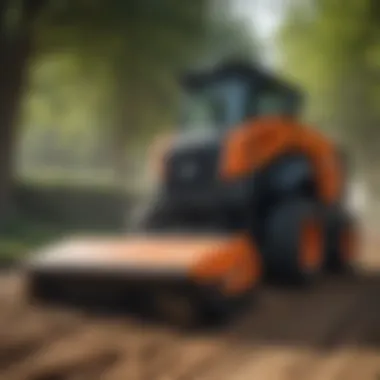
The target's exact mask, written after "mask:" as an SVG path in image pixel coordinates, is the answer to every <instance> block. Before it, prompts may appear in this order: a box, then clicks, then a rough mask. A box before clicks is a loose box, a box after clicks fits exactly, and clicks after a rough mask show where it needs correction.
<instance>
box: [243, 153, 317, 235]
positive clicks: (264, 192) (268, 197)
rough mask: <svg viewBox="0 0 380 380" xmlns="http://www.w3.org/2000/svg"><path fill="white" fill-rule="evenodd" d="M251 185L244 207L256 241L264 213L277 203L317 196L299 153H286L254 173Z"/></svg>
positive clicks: (305, 163)
mask: <svg viewBox="0 0 380 380" xmlns="http://www.w3.org/2000/svg"><path fill="white" fill-rule="evenodd" d="M255 184H256V185H255V191H254V195H253V197H252V201H251V202H252V203H251V204H250V205H249V207H248V210H249V215H250V221H249V224H250V228H251V229H252V231H253V233H254V235H255V236H256V238H257V239H258V240H259V241H260V240H261V238H262V236H263V230H264V227H263V226H264V224H265V220H266V218H267V216H268V215H269V214H270V212H271V210H272V209H273V208H274V207H276V206H277V205H278V204H279V203H280V202H282V201H283V200H285V199H290V198H295V197H298V196H302V197H304V198H305V197H306V198H310V199H316V198H317V188H316V182H315V178H314V175H313V169H312V166H311V163H310V162H309V161H308V159H307V157H305V156H303V155H301V154H289V155H286V156H282V157H281V158H279V159H276V160H275V161H273V162H272V163H271V164H270V165H268V166H267V167H265V168H263V169H262V170H261V171H260V172H259V173H256V176H255Z"/></svg>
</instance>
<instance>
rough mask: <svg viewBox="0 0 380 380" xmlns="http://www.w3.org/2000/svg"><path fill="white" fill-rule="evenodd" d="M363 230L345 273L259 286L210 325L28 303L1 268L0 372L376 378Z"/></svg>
mask: <svg viewBox="0 0 380 380" xmlns="http://www.w3.org/2000/svg"><path fill="white" fill-rule="evenodd" d="M367 235H368V236H367V237H366V239H365V244H364V245H363V247H362V252H363V255H362V257H361V260H360V268H361V270H360V274H359V275H358V277H357V278H355V279H354V280H353V279H348V278H346V279H344V278H327V279H326V281H324V282H322V283H321V284H320V285H318V286H317V287H316V288H314V289H312V290H304V291H294V290H290V289H279V288H276V287H270V286H267V287H265V288H264V289H262V290H261V291H260V296H259V297H258V300H257V302H256V303H255V305H253V306H252V308H251V309H250V310H247V311H246V312H245V313H244V314H242V315H241V316H239V317H238V318H237V320H236V321H235V322H234V323H232V324H231V325H228V326H226V327H224V328H222V329H221V330H218V331H208V332H198V333H194V332H193V333H189V332H187V333H186V332H183V331H182V332H181V331H178V329H177V330H176V329H174V328H171V327H169V326H158V325H157V324H156V325H155V324H152V323H148V322H142V321H138V320H136V319H132V317H131V316H126V315H124V316H120V315H119V316H113V317H100V316H95V315H86V314H84V313H83V312H80V311H78V310H77V311H75V310H71V311H70V310H53V309H50V310H48V309H45V310H42V309H34V308H32V307H30V306H28V305H27V304H26V303H25V302H24V300H23V297H22V291H23V283H22V278H21V277H20V275H19V274H18V273H17V272H15V273H7V274H6V273H4V274H3V275H1V278H0V283H1V286H0V298H1V303H0V334H1V335H0V379H4V380H97V379H102V380H134V379H138V380H140V379H141V380H155V379H157V380H171V379H173V380H174V379H178V380H179V379H181V380H224V379H226V380H227V379H230V380H245V379H257V380H259V379H260V380H306V379H310V380H376V379H380V257H379V258H378V257H377V246H378V245H379V244H380V239H375V238H373V236H374V235H373V234H370V233H367ZM377 240H378V241H377ZM377 270H379V272H378V273H379V274H378V273H377Z"/></svg>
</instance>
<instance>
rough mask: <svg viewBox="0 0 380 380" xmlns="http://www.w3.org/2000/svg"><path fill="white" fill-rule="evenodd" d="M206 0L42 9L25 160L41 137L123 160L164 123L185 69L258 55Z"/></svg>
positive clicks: (169, 121)
mask: <svg viewBox="0 0 380 380" xmlns="http://www.w3.org/2000/svg"><path fill="white" fill-rule="evenodd" d="M208 6H209V1H208V0H194V1H192V2H191V3H189V4H187V3H186V4H182V3H179V2H177V1H174V0H160V1H152V0H150V1H148V0H144V1H135V0H134V1H131V0H123V1H122V0H113V1H109V2H104V1H100V0H97V1H93V2H88V1H84V0H81V1H73V0H71V1H66V2H61V3H54V4H52V6H51V7H48V8H45V11H44V12H43V13H41V15H40V18H39V19H38V22H37V23H36V24H35V31H36V53H37V54H36V56H35V60H34V65H33V66H32V67H31V84H30V87H29V97H28V98H27V99H26V100H27V102H26V104H25V113H24V125H25V126H26V127H27V128H26V129H25V137H24V139H23V144H22V146H21V148H22V151H23V152H24V154H23V156H22V157H23V160H24V161H25V160H26V161H28V162H30V160H27V158H26V157H28V156H29V157H30V156H33V155H35V153H36V152H37V153H38V154H37V155H38V156H39V157H40V158H39V160H42V156H41V153H40V151H41V150H46V149H41V145H42V146H45V144H44V143H43V141H44V139H45V138H42V137H43V136H44V135H45V134H46V135H49V136H50V137H49V139H50V140H49V141H50V142H51V143H50V146H56V147H57V149H58V146H60V147H62V146H63V145H65V144H66V143H67V145H65V146H66V147H67V148H66V150H67V151H70V146H72V144H73V142H74V144H75V141H81V142H82V143H81V145H80V148H81V149H82V150H83V152H82V155H83V154H84V155H85V156H86V155H87V156H89V155H90V156H99V154H100V152H102V156H103V157H104V158H105V161H107V160H109V159H110V155H111V153H112V154H113V153H116V154H115V157H114V160H115V163H116V164H118V163H121V164H122V162H123V157H124V156H125V152H126V151H128V150H131V148H132V147H133V146H135V144H136V143H138V142H139V141H141V140H146V139H147V137H149V136H152V134H154V133H155V132H156V131H159V130H162V129H164V128H171V127H172V126H173V125H174V124H175V122H176V102H177V100H178V98H179V97H178V91H179V89H178V87H177V79H178V74H179V73H180V72H181V71H182V70H183V69H184V68H187V67H188V66H189V65H192V64H193V63H198V62H199V60H201V61H202V62H203V61H204V60H206V61H215V60H218V59H220V58H223V57H226V56H230V55H236V53H239V52H240V53H241V52H242V53H243V55H245V56H249V57H252V55H253V54H254V52H255V41H254V40H253V38H252V36H251V35H250V34H249V33H248V32H247V30H246V29H245V26H244V25H242V24H241V23H240V21H239V20H232V19H229V18H226V17H224V18H220V17H219V18H218V17H215V16H214V15H213V14H211V13H208ZM200 58H201V59H200ZM53 136H55V137H53ZM52 139H53V140H54V141H55V143H53V141H52ZM105 144H107V146H108V148H106V152H108V153H105V151H104V149H105V148H104V145H105ZM99 145H103V148H101V147H100V146H99ZM76 148H77V147H76ZM126 148H128V149H126ZM86 152H87V153H86ZM50 155H51V154H49V156H50ZM71 156H73V153H71ZM78 156H80V154H78ZM88 159H89V160H90V161H94V160H95V161H97V160H96V159H95V158H91V159H90V158H88ZM121 170H122V171H123V172H125V168H124V167H123V166H121Z"/></svg>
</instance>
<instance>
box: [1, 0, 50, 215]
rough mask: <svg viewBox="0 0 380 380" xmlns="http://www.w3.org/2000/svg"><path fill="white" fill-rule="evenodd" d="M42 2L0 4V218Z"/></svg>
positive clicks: (4, 209) (7, 201) (6, 205)
mask: <svg viewBox="0 0 380 380" xmlns="http://www.w3.org/2000/svg"><path fill="white" fill-rule="evenodd" d="M45 3H46V2H45V1H43V0H29V1H28V0H23V1H18V2H15V1H11V0H8V1H7V0H3V1H2V2H1V3H0V215H3V214H4V213H6V212H7V209H8V208H9V204H10V191H11V175H12V158H13V153H14V146H15V141H16V137H17V129H16V128H15V125H16V124H17V116H18V107H19V100H20V97H21V93H22V90H23V87H24V84H25V68H26V66H27V65H28V60H29V58H30V55H31V52H32V42H33V40H32V29H33V24H34V21H35V19H36V17H37V15H38V13H39V12H40V11H41V9H42V8H43V6H44V5H45Z"/></svg>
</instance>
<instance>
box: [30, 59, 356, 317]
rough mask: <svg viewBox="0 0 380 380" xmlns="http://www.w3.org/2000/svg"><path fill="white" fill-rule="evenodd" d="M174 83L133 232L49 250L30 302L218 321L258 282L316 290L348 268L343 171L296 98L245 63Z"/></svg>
mask: <svg viewBox="0 0 380 380" xmlns="http://www.w3.org/2000/svg"><path fill="white" fill-rule="evenodd" d="M181 85H182V88H183V92H182V97H183V98H182V101H181V104H182V108H181V112H180V120H179V123H178V128H177V130H176V131H175V133H173V135H172V136H170V138H165V139H164V140H163V141H161V142H159V143H158V144H157V145H156V147H155V149H154V150H153V152H154V156H153V163H154V165H156V166H157V171H158V173H159V184H158V188H157V189H156V190H157V191H156V192H155V197H154V199H153V201H152V204H151V207H150V209H149V210H148V211H147V212H146V214H145V216H144V218H143V220H142V223H141V225H140V226H139V229H138V230H137V232H135V233H134V234H130V235H128V234H127V235H126V236H123V237H118V238H109V239H106V238H77V239H72V240H68V241H65V242H61V243H58V244H56V245H54V246H52V247H48V248H45V249H44V250H43V252H40V253H39V254H37V255H35V256H33V257H32V259H31V260H29V261H28V264H27V271H28V275H29V277H28V278H29V282H28V284H29V290H30V294H31V295H32V296H33V297H34V298H35V299H40V300H55V299H57V298H59V297H63V296H64V295H67V294H70V295H71V296H77V295H78V294H82V293H83V294H84V293H91V291H92V293H93V294H94V297H95V298H96V299H97V298H99V297H100V296H101V295H104V296H105V297H106V298H107V297H108V298H110V297H113V298H116V299H117V302H121V303H128V302H133V301H136V300H137V301H138V302H141V301H143V302H144V304H149V305H150V306H151V307H153V308H154V309H155V310H161V311H162V312H164V313H166V315H168V314H170V315H176V316H177V317H178V318H183V319H184V320H192V321H194V320H204V318H206V319H208V318H211V320H216V319H220V317H224V316H226V315H229V314H230V313H231V312H232V311H234V310H235V305H237V304H239V302H238V301H241V300H243V299H244V300H245V299H249V298H250V297H252V293H254V292H255V290H256V289H257V287H258V284H259V283H260V280H261V279H262V278H263V276H264V275H267V274H268V275H272V276H275V277H278V278H283V279H286V280H290V281H296V282H297V283H299V284H312V283H313V282H314V281H315V280H317V279H318V278H320V275H321V274H323V272H324V271H331V270H334V271H345V270H347V269H349V268H351V267H352V263H353V262H354V259H355V255H356V229H355V226H354V223H353V219H352V218H351V216H350V215H349V213H348V211H347V208H346V204H345V187H346V186H345V184H346V182H347V176H346V163H345V160H344V159H343V155H342V154H341V152H340V150H339V149H338V147H337V146H336V145H335V144H334V143H333V142H332V141H330V140H329V139H328V138H326V137H325V136H323V135H322V134H321V133H319V132H318V131H316V130H314V129H312V128H310V127H308V126H306V125H303V124H302V123H301V122H300V120H299V112H300V110H301V107H302V96H301V93H300V92H299V91H298V90H297V89H296V88H293V87H291V86H289V85H287V84H285V83H283V82H282V81H280V80H278V79H276V78H275V77H274V76H272V75H270V74H269V73H267V72H265V71H264V70H261V69H259V68H257V67H256V66H254V65H250V64H246V63H244V62H225V63H222V64H219V65H217V66H215V67H213V68H211V69H209V70H200V71H196V70H193V71H190V72H187V73H186V74H185V75H184V76H183V77H182V78H181ZM111 287H113V288H112V290H110V289H111Z"/></svg>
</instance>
